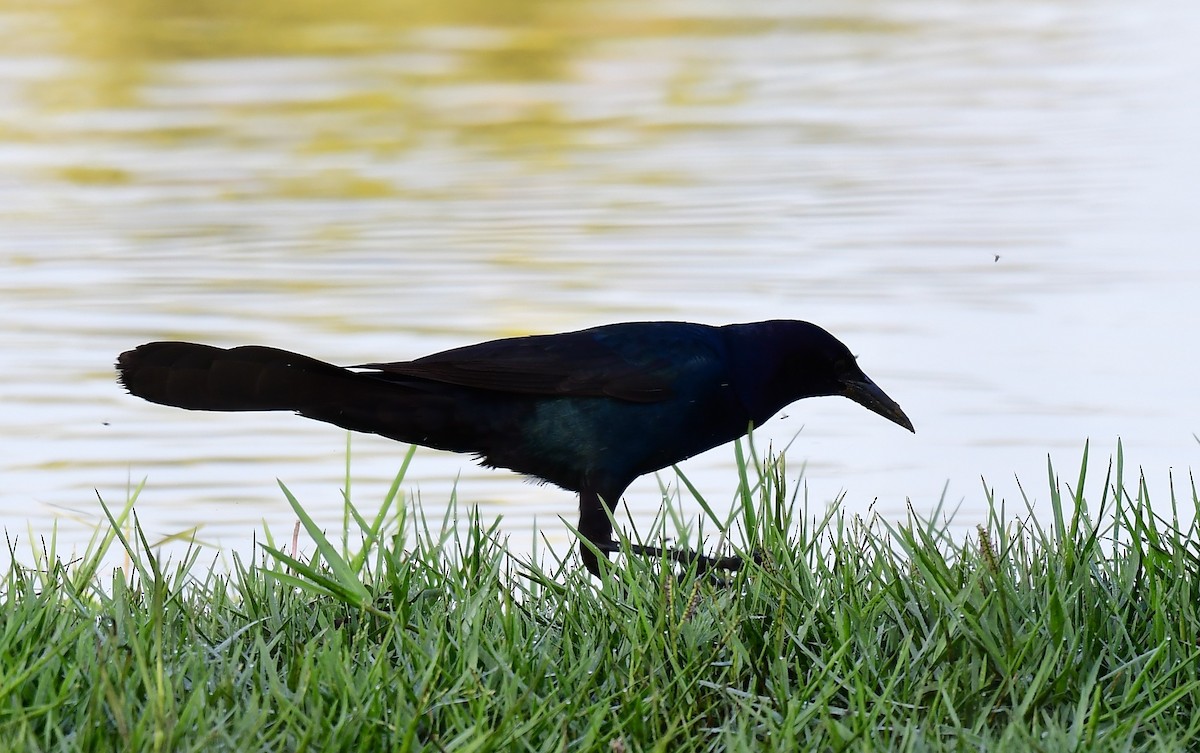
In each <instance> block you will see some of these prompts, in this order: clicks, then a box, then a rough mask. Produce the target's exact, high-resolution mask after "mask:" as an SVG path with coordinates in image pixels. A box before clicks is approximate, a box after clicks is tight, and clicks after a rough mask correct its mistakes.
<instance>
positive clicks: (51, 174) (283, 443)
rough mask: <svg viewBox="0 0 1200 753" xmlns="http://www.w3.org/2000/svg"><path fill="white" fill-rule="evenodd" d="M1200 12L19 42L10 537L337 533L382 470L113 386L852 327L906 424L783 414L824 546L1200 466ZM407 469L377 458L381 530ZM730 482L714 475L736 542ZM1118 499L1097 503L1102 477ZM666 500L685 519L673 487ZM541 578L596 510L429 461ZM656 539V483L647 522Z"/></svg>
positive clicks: (353, 13) (131, 18)
mask: <svg viewBox="0 0 1200 753" xmlns="http://www.w3.org/2000/svg"><path fill="white" fill-rule="evenodd" d="M1197 16H1200V11H1196V10H1194V9H1193V8H1192V7H1191V6H1190V4H1187V3H1170V2H1167V1H1166V0H1162V1H1159V0H1150V1H1149V2H1146V3H1141V4H1136V5H1134V4H1125V3H1116V2H1107V1H1101V0H1096V1H1091V0H1084V1H1083V2H1067V1H1066V0H1006V1H1005V2H981V3H966V2H951V1H949V0H944V1H939V0H933V1H931V2H893V3H872V2H857V1H854V0H851V1H850V2H845V1H839V2H827V3H826V2H810V3H790V2H789V3H784V2H753V3H722V2H704V1H702V0H680V1H678V2H668V1H656V0H649V1H647V2H637V3H634V2H610V1H608V0H595V1H593V2H579V3H551V2H537V1H534V0H524V1H521V2H508V3H498V4H478V3H472V2H462V1H456V0H450V1H449V2H444V3H415V2H404V1H403V0H397V1H396V2H361V3H334V2H326V1H325V0H317V1H316V2H311V3H305V4H303V5H299V6H298V5H295V4H293V3H291V2H278V1H276V0H264V2H258V3H234V2H215V3H205V4H202V5H200V6H197V5H195V4H194V3H187V2H180V1H178V0H167V1H163V0H155V1H154V2H149V0H133V1H132V2H126V3H120V4H112V3H105V2H99V1H97V0H68V1H67V2H62V3H56V4H44V3H32V2H20V1H16V0H0V265H2V268H3V273H2V277H0V359H2V361H3V368H2V369H0V392H2V395H3V407H4V409H3V411H0V436H2V437H3V440H2V441H3V453H2V454H0V473H2V477H3V484H2V485H0V522H2V523H3V526H4V528H5V529H6V530H7V531H8V533H9V535H10V536H18V537H20V538H21V539H23V540H26V541H27V540H28V539H29V538H30V537H31V536H32V537H35V538H36V537H38V536H41V535H44V534H47V533H48V532H49V531H50V530H51V529H52V527H53V526H55V525H56V524H57V525H58V526H59V529H60V530H59V538H60V545H64V544H65V545H73V544H77V543H78V542H82V541H85V540H86V537H87V535H88V533H89V532H90V530H91V528H92V526H93V525H94V524H95V523H96V521H97V520H98V519H100V518H101V513H100V507H99V505H98V502H97V492H99V494H100V495H101V496H103V497H104V499H105V500H108V501H110V502H115V503H116V502H121V501H123V500H124V498H125V495H126V491H127V489H128V488H129V487H130V485H132V484H136V483H137V482H139V481H140V480H141V479H143V478H146V479H148V481H147V486H146V489H145V491H144V492H143V494H142V496H141V498H140V501H139V504H138V511H139V515H140V517H141V520H142V521H143V523H144V524H145V526H146V527H147V529H148V531H149V532H150V533H151V535H167V534H171V533H174V532H178V531H183V530H186V529H190V528H192V527H196V526H199V536H200V538H201V539H202V540H204V541H206V542H209V543H215V544H220V545H222V546H223V547H225V548H226V551H228V550H229V548H243V549H244V548H245V547H247V546H248V545H249V542H250V537H251V535H252V534H253V533H254V531H255V530H261V526H262V522H263V521H266V522H267V524H268V525H269V526H270V527H271V529H272V530H273V531H275V532H276V533H277V534H285V533H287V532H290V529H291V521H292V516H291V514H290V511H289V510H288V508H287V506H286V503H285V502H284V500H283V497H282V495H281V494H280V492H279V490H278V488H277V487H276V485H275V479H276V478H279V479H282V480H283V481H285V482H286V483H287V484H288V485H289V487H290V488H291V489H292V490H293V491H294V492H295V493H296V494H297V496H299V497H300V499H301V500H303V501H304V502H305V504H306V506H307V507H309V509H310V510H312V511H313V513H314V514H315V515H317V517H318V518H320V519H322V520H323V521H324V522H326V523H327V524H328V525H330V526H336V525H339V524H340V516H341V512H340V503H341V497H340V492H339V490H340V489H341V487H342V486H343V478H344V447H345V441H346V435H345V433H344V432H342V431H341V430H338V429H336V428H333V427H329V426H325V425H321V424H315V423H310V422H306V421H302V420H300V419H297V418H294V417H292V416H288V415H253V414H246V415H242V414H237V415H233V414H212V415H210V414H198V413H191V412H185V411H178V410H172V409H168V408H163V407H159V406H154V405H150V404H147V403H144V402H142V401H139V400H136V399H133V398H131V397H129V396H127V395H125V394H123V393H122V391H121V390H120V389H119V388H118V386H117V385H116V384H115V382H114V379H113V371H112V361H113V359H114V357H115V356H116V354H117V353H119V352H120V351H122V350H125V349H127V348H129V347H131V346H133V345H136V344H138V343H140V342H143V341H146V340H153V339H191V340H199V341H203V342H210V343H214V344H219V345H234V344H240V343H263V344H272V345H276V346H280V347H284V348H289V349H294V350H300V351H303V352H305V353H309V354H311V355H314V356H317V357H320V358H323V359H326V360H330V361H333V362H337V363H361V362H364V361H374V360H401V359H405V358H410V357H415V356H419V355H423V354H425V353H428V352H432V351H435V350H439V349H443V348H447V347H452V346H455V345H461V344H466V343H470V342H474V341H478V340H482V339H487V338H492V337H497V336H505V335H514V334H527V333H535V332H548V331H562V330H567V329H574V328H579V327H584V326H589V325H593V324H599V323H605V322H612V321H620V320H634V319H686V320H693V321H704V322H710V323H725V322H732V321H749V320H757V319H766V318H800V319H808V320H811V321H814V322H817V323H820V324H822V325H823V326H825V327H826V328H828V329H830V330H831V331H833V332H834V333H835V334H837V335H838V336H839V337H841V338H842V339H843V340H844V341H846V342H847V343H848V344H849V345H850V347H851V349H852V350H854V351H855V353H857V354H858V355H859V358H860V363H861V364H862V366H863V367H864V369H865V370H866V371H867V373H869V374H870V375H872V376H873V377H874V378H875V379H876V381H878V382H879V383H880V384H881V385H882V386H883V387H884V388H885V389H886V390H887V391H888V392H889V393H890V394H892V395H893V396H894V397H895V398H896V399H897V400H898V401H899V402H900V403H901V404H902V405H903V406H904V408H905V410H906V411H907V412H908V414H909V415H910V416H911V417H912V419H913V421H914V423H915V424H916V427H917V432H918V433H917V434H916V435H915V436H913V435H909V434H907V433H906V432H904V431H903V430H901V429H899V428H897V427H895V426H893V425H890V424H888V423H886V422H884V421H883V420H881V419H879V418H878V417H877V416H874V415H872V414H870V413H868V412H867V411H864V410H862V409H861V408H859V407H858V406H855V405H853V404H852V403H850V402H848V401H845V400H840V399H834V398H826V399H819V400H809V401H804V402H801V403H797V404H795V405H793V406H791V407H790V408H789V409H788V410H787V411H785V415H784V416H783V417H781V418H777V419H775V420H774V421H772V422H771V423H769V424H768V425H767V426H765V427H763V429H762V430H761V431H760V432H759V435H758V443H759V445H760V446H763V447H765V446H766V445H767V444H768V443H774V445H775V446H780V445H782V444H786V443H787V442H789V441H791V440H792V439H793V438H795V441H794V443H793V444H792V447H791V450H790V451H789V455H788V456H789V459H790V464H791V468H792V469H793V474H792V475H793V478H794V477H796V476H798V475H799V473H800V469H801V466H805V471H804V481H803V483H804V484H806V485H807V489H808V496H809V500H810V505H811V507H812V508H813V509H814V510H819V509H820V508H821V507H822V506H824V505H826V504H828V503H829V502H830V501H832V500H834V499H835V498H837V497H838V495H839V494H842V493H844V494H845V500H844V504H845V505H846V507H847V509H850V510H852V511H856V512H865V511H867V510H868V509H869V508H871V507H873V508H874V509H875V510H877V511H879V512H881V513H882V514H884V515H886V516H889V517H899V516H901V515H902V514H903V511H904V509H905V505H906V503H907V501H909V500H911V504H912V505H913V507H914V508H916V509H917V510H919V511H922V512H929V511H931V510H933V509H935V507H936V505H937V502H938V499H939V498H940V497H941V495H942V493H943V489H945V494H946V499H947V502H948V504H949V506H951V507H953V506H959V505H961V507H960V509H959V512H958V518H957V520H958V521H959V522H960V523H963V524H967V525H970V524H973V523H974V522H975V521H977V520H979V519H980V516H981V515H982V512H983V510H984V505H985V495H984V492H983V487H982V485H981V483H980V478H981V477H982V478H984V479H986V481H987V483H988V485H989V486H991V487H994V488H995V489H996V492H997V494H998V495H999V496H1001V497H1003V498H1005V499H1006V500H1009V502H1010V507H1016V508H1018V509H1023V503H1022V502H1021V501H1020V500H1021V495H1020V492H1019V490H1018V488H1017V483H1016V481H1015V479H1016V478H1020V479H1021V482H1022V485H1023V486H1024V488H1025V490H1026V491H1027V492H1028V493H1029V496H1030V497H1031V499H1032V500H1033V501H1036V502H1044V501H1045V497H1046V492H1045V486H1046V485H1045V481H1044V479H1045V473H1046V470H1045V469H1046V457H1047V454H1050V455H1051V456H1052V457H1053V458H1054V459H1055V461H1056V463H1057V464H1058V465H1059V466H1060V467H1061V468H1062V469H1063V470H1064V471H1065V473H1066V475H1068V476H1073V474H1074V473H1075V472H1076V469H1077V462H1078V457H1079V455H1080V453H1081V451H1082V449H1083V446H1084V443H1085V442H1086V441H1088V440H1090V441H1091V445H1092V452H1093V456H1100V457H1102V458H1104V457H1107V456H1108V455H1109V454H1111V453H1112V452H1113V451H1114V450H1115V448H1116V442H1117V440H1118V438H1121V439H1122V440H1123V441H1124V444H1125V448H1126V453H1127V456H1128V462H1129V463H1130V464H1131V465H1139V464H1140V465H1143V466H1144V467H1145V469H1146V472H1147V474H1148V475H1149V477H1150V483H1151V487H1152V492H1153V491H1155V489H1160V490H1162V492H1161V493H1162V496H1165V487H1166V479H1167V473H1168V470H1169V469H1172V468H1174V469H1175V471H1176V473H1177V474H1180V475H1181V474H1182V472H1183V471H1184V470H1185V469H1186V468H1188V467H1189V466H1196V465H1197V462H1196V461H1197V457H1198V456H1200V445H1198V444H1197V442H1196V440H1195V439H1194V435H1193V432H1200V411H1198V410H1197V408H1198V405H1200V401H1198V400H1197V397H1196V387H1195V384H1194V382H1195V374H1196V373H1197V365H1198V364H1197V357H1196V355H1195V354H1196V350H1197V348H1196V335H1195V331H1196V325H1197V319H1198V317H1197V314H1200V303H1198V300H1197V299H1198V295H1197V287H1198V283H1200V220H1198V219H1197V214H1198V213H1197V211H1196V200H1197V178H1196V176H1197V175H1200V138H1197V136H1196V135H1195V134H1200V114H1198V108H1200V105H1198V103H1200V96H1197V95H1198V94H1200V91H1197V87H1198V86H1200V85H1198V84H1197V83H1196V82H1197V81H1200V52H1198V50H1200V44H1197V40H1200V34H1198V33H1197V30H1198V28H1200V24H1197ZM402 455H403V448H402V447H400V446H398V445H395V444H393V443H390V442H387V441H385V440H382V439H379V438H376V437H366V436H356V437H354V440H353V469H352V476H353V479H354V487H353V494H354V497H355V498H356V499H357V500H358V503H359V504H360V505H362V506H363V507H364V508H368V509H369V508H370V507H371V506H372V505H373V504H375V500H378V499H379V498H380V497H381V495H382V493H383V490H384V489H386V487H387V484H388V482H389V481H390V479H391V476H392V474H393V473H394V472H395V470H396V469H397V467H398V465H399V462H400V459H401V457H402ZM732 461H733V452H732V450H731V449H730V448H721V449H717V450H715V451H713V452H710V453H707V454H706V455H703V456H701V457H698V458H695V459H693V460H691V461H689V462H688V463H687V464H685V466H684V467H685V469H686V470H687V471H688V472H689V477H690V478H691V479H692V480H693V482H695V483H696V484H697V485H698V486H699V487H700V488H701V489H703V490H704V491H705V492H706V494H707V495H708V496H709V498H710V500H711V501H712V502H713V503H714V506H716V507H718V508H719V509H721V508H723V506H724V504H725V501H726V500H728V499H729V498H730V495H731V493H732V490H733V487H734V484H735V477H734V474H733V473H732V472H731V467H732ZM1096 471H1097V473H1099V471H1100V468H1097V469H1096ZM663 480H664V481H665V482H672V483H673V476H672V475H671V474H669V473H668V474H665V475H664V476H663ZM456 483H457V493H458V497H459V499H460V500H461V501H463V502H465V503H468V504H471V505H476V504H477V505H479V506H480V509H481V513H482V515H483V516H484V518H485V519H492V518H495V517H497V516H503V521H504V530H506V531H507V532H509V534H510V536H511V540H512V544H513V546H514V548H518V549H527V548H528V547H529V546H531V545H532V544H533V541H534V528H535V525H536V526H537V527H538V528H540V529H541V530H542V531H543V532H544V534H545V536H546V538H547V539H548V540H550V541H551V542H553V543H555V544H561V543H562V542H565V541H567V540H568V535H567V533H566V530H565V528H564V526H563V524H562V523H561V522H560V520H559V516H560V515H565V516H567V518H568V519H573V507H574V501H573V499H572V497H571V495H569V494H567V493H565V492H561V491H559V490H556V489H553V488H547V487H537V486H534V485H531V484H527V483H525V482H523V481H521V480H520V479H519V478H517V477H515V476H513V475H512V474H509V473H507V472H503V471H487V470H484V469H480V468H478V467H476V466H474V465H472V464H471V463H470V461H469V459H465V458H462V457H458V456H452V455H445V454H441V453H436V452H433V451H427V450H423V451H420V452H419V453H418V454H417V457H416V459H415V461H414V463H413V466H412V469H411V471H410V473H409V477H408V480H407V483H406V489H407V490H408V491H409V492H410V493H411V495H412V496H414V497H415V496H419V497H420V498H421V500H422V501H423V503H424V505H425V507H426V508H427V509H429V510H430V511H431V512H433V513H435V514H437V509H438V507H439V506H440V505H441V504H442V503H444V501H445V500H446V499H447V498H448V497H449V495H450V492H451V489H452V488H453V487H454V485H455V484H456ZM626 501H627V503H628V506H629V508H630V511H631V513H632V514H633V515H634V517H635V519H637V520H639V521H645V520H648V519H649V518H650V517H651V516H653V514H654V513H655V511H656V510H657V509H658V505H659V492H658V486H657V482H656V481H655V479H654V478H652V477H651V478H645V479H642V480H641V481H639V482H638V483H637V484H635V485H634V486H633V487H631V488H630V490H629V492H628V493H627V496H626Z"/></svg>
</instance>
